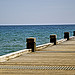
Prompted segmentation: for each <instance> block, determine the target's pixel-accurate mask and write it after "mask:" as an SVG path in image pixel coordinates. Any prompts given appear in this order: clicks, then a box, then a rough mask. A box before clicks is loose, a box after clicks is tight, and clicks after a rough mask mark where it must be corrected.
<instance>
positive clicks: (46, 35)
mask: <svg viewBox="0 0 75 75" xmlns="http://www.w3.org/2000/svg"><path fill="white" fill-rule="evenodd" d="M73 31H75V25H3V26H2V25H0V56H2V55H5V54H8V53H12V52H16V51H19V50H22V49H25V48H26V39H27V38H29V37H34V38H36V45H37V46H38V45H42V44H46V43H49V42H50V35H51V34H56V35H57V40H59V39H63V38H64V32H70V36H73Z"/></svg>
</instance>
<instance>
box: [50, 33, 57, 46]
mask: <svg viewBox="0 0 75 75" xmlns="http://www.w3.org/2000/svg"><path fill="white" fill-rule="evenodd" d="M50 43H54V45H56V35H55V34H53V35H50Z"/></svg>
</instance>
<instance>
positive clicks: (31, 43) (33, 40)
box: [26, 38, 36, 52]
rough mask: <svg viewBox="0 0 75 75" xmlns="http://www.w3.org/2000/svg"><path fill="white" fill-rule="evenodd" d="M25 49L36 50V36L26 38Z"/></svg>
mask: <svg viewBox="0 0 75 75" xmlns="http://www.w3.org/2000/svg"><path fill="white" fill-rule="evenodd" d="M26 42H27V49H32V52H35V50H36V38H27V39H26Z"/></svg>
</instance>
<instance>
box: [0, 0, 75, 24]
mask: <svg viewBox="0 0 75 75" xmlns="http://www.w3.org/2000/svg"><path fill="white" fill-rule="evenodd" d="M50 23H75V0H0V24H50Z"/></svg>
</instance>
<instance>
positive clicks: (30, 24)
mask: <svg viewBox="0 0 75 75" xmlns="http://www.w3.org/2000/svg"><path fill="white" fill-rule="evenodd" d="M65 24H75V23H44V24H43V23H40V24H0V25H65Z"/></svg>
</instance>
